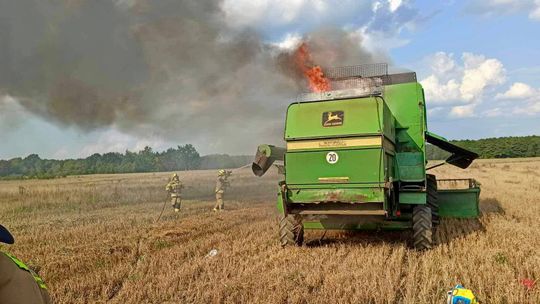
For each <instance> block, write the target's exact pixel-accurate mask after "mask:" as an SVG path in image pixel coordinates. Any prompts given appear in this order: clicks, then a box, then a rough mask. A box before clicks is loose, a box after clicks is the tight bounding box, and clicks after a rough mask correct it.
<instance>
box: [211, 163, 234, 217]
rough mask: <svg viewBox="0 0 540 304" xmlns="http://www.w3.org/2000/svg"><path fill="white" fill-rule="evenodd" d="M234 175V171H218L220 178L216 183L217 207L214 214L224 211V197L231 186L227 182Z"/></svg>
mask: <svg viewBox="0 0 540 304" xmlns="http://www.w3.org/2000/svg"><path fill="white" fill-rule="evenodd" d="M231 174H232V171H226V170H223V169H221V170H219V171H218V178H217V182H216V205H215V206H214V212H215V211H218V210H219V211H223V209H224V208H223V195H224V194H225V190H226V189H227V188H228V187H229V186H230V183H229V181H228V180H227V179H228V178H229V176H230V175H231Z"/></svg>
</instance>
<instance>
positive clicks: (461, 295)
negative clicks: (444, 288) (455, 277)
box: [446, 285, 478, 304]
mask: <svg viewBox="0 0 540 304" xmlns="http://www.w3.org/2000/svg"><path fill="white" fill-rule="evenodd" d="M446 303H447V304H478V301H477V300H476V297H475V296H474V294H473V292H472V290H470V289H466V288H464V287H463V286H461V285H457V286H456V287H454V289H452V290H451V291H449V292H448V299H447V301H446Z"/></svg>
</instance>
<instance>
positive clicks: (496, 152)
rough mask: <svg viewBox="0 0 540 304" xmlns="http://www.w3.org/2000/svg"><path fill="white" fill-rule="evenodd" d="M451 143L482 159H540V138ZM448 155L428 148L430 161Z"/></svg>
mask: <svg viewBox="0 0 540 304" xmlns="http://www.w3.org/2000/svg"><path fill="white" fill-rule="evenodd" d="M451 142H452V143H453V144H456V145H458V146H460V147H463V148H465V149H467V150H471V151H474V152H476V153H478V154H479V155H480V158H511V157H540V136H519V137H499V138H486V139H478V140H452V141H451ZM448 155H449V154H448V153H447V152H445V151H443V150H441V149H439V148H437V147H435V146H432V145H428V146H427V157H428V159H445V158H446V157H448Z"/></svg>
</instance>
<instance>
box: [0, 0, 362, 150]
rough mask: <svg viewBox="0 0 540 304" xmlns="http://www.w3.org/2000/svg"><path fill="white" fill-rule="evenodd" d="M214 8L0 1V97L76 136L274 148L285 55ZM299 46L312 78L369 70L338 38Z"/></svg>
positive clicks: (294, 83) (324, 34)
mask: <svg viewBox="0 0 540 304" xmlns="http://www.w3.org/2000/svg"><path fill="white" fill-rule="evenodd" d="M221 4H222V3H221V1H219V0H197V1H187V0H184V1H179V0H161V1H151V0H117V1H112V0H109V1H106V0H103V1H93V0H17V1H12V0H0V45H1V47H0V71H1V73H0V92H4V93H7V94H9V95H12V96H16V97H17V99H18V100H19V102H20V104H21V105H22V106H23V107H24V108H25V109H26V110H27V111H29V112H32V113H34V114H36V115H39V116H41V117H44V118H46V119H48V120H50V121H52V122H54V123H56V124H59V125H65V126H72V127H76V128H78V129H80V130H83V131H87V130H95V129H100V128H106V127H110V126H115V127H117V128H119V129H120V130H122V131H123V132H126V133H130V134H135V135H137V136H142V137H145V136H146V137H152V136H159V137H163V138H165V139H168V140H175V141H180V142H196V143H197V144H199V145H206V146H207V147H212V148H213V149H214V150H215V151H219V150H222V151H223V150H224V151H234V152H237V151H251V150H252V149H253V147H254V145H255V144H256V143H259V142H264V141H276V140H279V138H281V129H282V127H281V126H282V124H283V118H284V111H285V108H286V105H287V104H288V103H290V102H291V101H292V100H294V97H295V95H296V94H297V93H298V92H299V90H301V89H303V85H304V83H303V81H304V80H303V79H302V78H299V77H298V74H297V73H294V71H293V70H291V68H290V65H289V63H290V58H291V56H292V55H291V52H286V51H284V50H281V49H277V47H275V46H272V45H268V44H265V43H264V42H263V40H262V39H261V37H259V34H258V33H257V32H256V31H255V30H253V29H249V28H243V29H232V28H230V27H228V25H227V24H226V22H225V14H224V12H223V11H222V9H221V7H222V5H221ZM305 40H306V41H307V43H308V45H309V46H310V49H311V50H312V52H313V58H314V60H315V61H317V62H318V63H319V64H321V65H323V66H335V65H350V64H358V63H369V62H372V61H373V56H372V55H371V54H369V53H368V52H366V51H365V50H363V49H362V48H361V37H360V36H358V35H351V34H349V33H346V32H344V31H343V30H339V29H322V30H320V31H317V32H314V33H311V34H309V35H307V36H306V37H305ZM242 146H247V148H246V149H239V147H242Z"/></svg>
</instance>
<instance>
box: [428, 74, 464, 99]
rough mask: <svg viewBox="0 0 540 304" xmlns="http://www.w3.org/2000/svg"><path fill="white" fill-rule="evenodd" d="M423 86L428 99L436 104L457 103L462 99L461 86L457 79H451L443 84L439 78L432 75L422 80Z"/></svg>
mask: <svg viewBox="0 0 540 304" xmlns="http://www.w3.org/2000/svg"><path fill="white" fill-rule="evenodd" d="M422 86H423V87H424V91H425V92H426V98H427V99H428V100H429V101H433V102H434V103H442V102H446V101H456V100H459V99H460V97H461V95H460V91H459V87H460V84H459V83H458V81H457V80H456V79H450V80H448V81H447V82H445V83H442V82H441V80H440V79H439V77H437V76H436V75H431V76H429V77H428V78H426V79H424V80H422Z"/></svg>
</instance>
